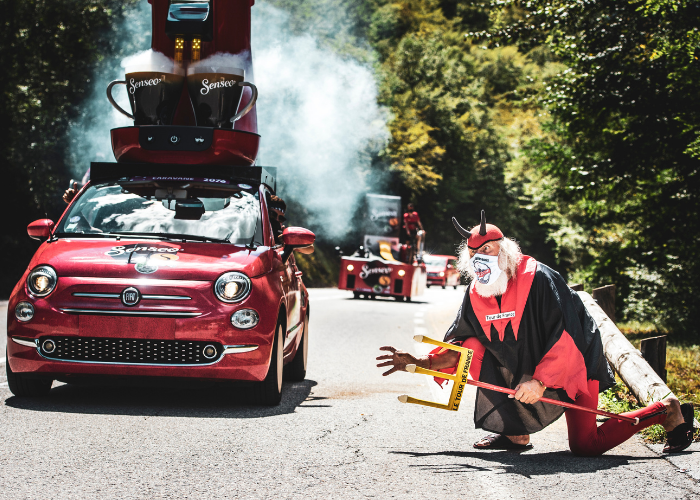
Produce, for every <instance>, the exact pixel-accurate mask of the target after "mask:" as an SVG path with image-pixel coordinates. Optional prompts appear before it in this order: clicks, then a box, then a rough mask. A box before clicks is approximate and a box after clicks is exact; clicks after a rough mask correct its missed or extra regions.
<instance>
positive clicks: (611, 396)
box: [598, 324, 700, 443]
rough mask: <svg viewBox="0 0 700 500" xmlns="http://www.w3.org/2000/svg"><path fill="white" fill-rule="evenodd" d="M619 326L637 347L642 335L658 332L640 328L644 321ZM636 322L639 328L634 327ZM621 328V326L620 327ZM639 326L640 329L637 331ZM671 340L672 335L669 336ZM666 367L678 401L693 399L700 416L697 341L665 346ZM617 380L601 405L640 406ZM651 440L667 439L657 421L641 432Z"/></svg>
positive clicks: (613, 408) (616, 408)
mask: <svg viewBox="0 0 700 500" xmlns="http://www.w3.org/2000/svg"><path fill="white" fill-rule="evenodd" d="M620 326H621V328H620V330H621V331H622V332H623V333H625V334H626V336H627V338H628V339H629V340H630V342H632V345H634V346H635V347H636V348H637V349H639V344H640V342H641V340H642V339H645V338H648V337H652V336H654V335H657V334H659V332H658V330H656V329H654V328H649V329H646V328H639V326H644V325H630V324H627V325H620ZM634 326H636V327H637V328H639V329H635V328H634ZM623 328H624V329H623ZM640 330H641V331H640ZM669 341H671V337H669ZM666 370H667V371H668V381H667V385H668V387H669V388H670V389H671V390H672V391H673V393H674V394H675V395H676V396H677V397H678V399H679V400H680V402H681V403H692V404H693V408H694V411H695V418H696V419H698V420H700V345H687V344H676V345H669V346H668V347H667V349H666ZM616 380H617V384H616V385H615V386H614V387H612V388H610V389H608V390H607V391H605V392H604V393H602V394H601V395H600V398H599V403H598V406H599V408H600V409H602V410H605V411H610V412H614V413H621V412H626V411H632V410H636V409H639V408H641V407H642V406H641V405H640V404H639V403H638V401H637V399H636V398H635V397H634V396H633V395H632V393H630V391H629V389H627V387H626V386H625V384H623V383H622V381H621V380H620V379H619V378H617V377H616ZM640 434H641V435H642V436H643V437H644V439H646V440H647V441H649V442H652V443H661V442H664V441H665V440H666V432H665V431H664V429H663V427H661V426H660V425H653V426H651V427H647V428H646V429H644V430H642V431H641V433H640ZM695 442H700V430H699V429H696V431H695Z"/></svg>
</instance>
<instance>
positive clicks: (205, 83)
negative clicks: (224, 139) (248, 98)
mask: <svg viewBox="0 0 700 500" xmlns="http://www.w3.org/2000/svg"><path fill="white" fill-rule="evenodd" d="M242 81H243V75H233V74H228V73H193V74H192V73H191V74H188V75H187V89H188V91H189V94H190V99H191V100H192V106H193V108H194V116H195V119H196V121H197V126H199V127H217V128H233V123H231V118H232V117H233V116H234V115H235V114H236V111H237V110H238V105H239V104H240V102H241V96H242V95H243V87H241V86H239V85H238V83H239V82H242Z"/></svg>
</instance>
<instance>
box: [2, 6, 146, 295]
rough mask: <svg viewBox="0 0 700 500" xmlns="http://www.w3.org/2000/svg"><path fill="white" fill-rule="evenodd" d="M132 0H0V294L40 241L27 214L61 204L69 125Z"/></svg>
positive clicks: (115, 43)
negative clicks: (1, 210)
mask: <svg viewBox="0 0 700 500" xmlns="http://www.w3.org/2000/svg"><path fill="white" fill-rule="evenodd" d="M135 3H136V0H0V12H2V13H3V19H4V21H2V30H0V47H2V50H0V67H1V68H2V71H0V95H2V99H1V100H0V158H2V159H3V176H4V182H3V188H4V193H3V200H4V207H5V211H6V214H5V219H4V220H5V226H4V228H3V231H2V235H1V236H0V247H2V251H1V252H2V253H0V266H2V268H3V269H4V272H3V273H2V278H0V295H2V296H5V297H6V296H8V295H9V293H10V291H11V290H12V287H13V286H14V285H15V283H16V282H17V280H18V279H19V277H20V276H21V275H22V273H23V272H24V270H25V268H26V265H27V263H28V262H29V259H30V257H31V255H32V254H33V252H34V250H35V249H36V247H37V246H38V245H37V244H34V243H33V242H32V241H31V240H29V238H28V237H27V236H26V226H27V224H28V223H29V222H31V221H32V220H35V219H38V218H42V217H46V216H51V217H54V218H55V217H56V216H57V215H59V214H60V213H61V210H62V208H63V206H62V202H61V201H60V195H61V189H60V188H62V187H64V186H66V185H67V183H68V175H69V173H68V172H67V169H66V168H65V160H64V159H65V153H66V147H67V139H66V131H67V129H68V127H69V124H70V121H71V120H73V119H75V118H76V116H77V114H78V106H79V105H80V103H81V102H82V101H83V100H84V99H85V97H86V95H87V94H88V93H89V92H90V91H91V82H90V80H91V76H92V73H93V70H94V66H95V64H96V63H97V62H98V61H99V60H101V58H104V57H109V56H110V55H111V54H113V53H115V52H116V51H118V50H119V48H120V46H121V43H120V40H121V37H120V33H119V32H118V31H117V25H118V23H119V22H120V21H121V19H122V18H123V16H124V14H125V12H127V11H128V9H130V8H132V7H133V6H134V5H135Z"/></svg>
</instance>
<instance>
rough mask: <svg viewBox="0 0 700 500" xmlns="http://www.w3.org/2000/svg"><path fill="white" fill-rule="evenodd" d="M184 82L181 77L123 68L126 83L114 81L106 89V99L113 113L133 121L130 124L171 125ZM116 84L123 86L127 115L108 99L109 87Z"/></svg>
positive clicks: (110, 97)
mask: <svg viewBox="0 0 700 500" xmlns="http://www.w3.org/2000/svg"><path fill="white" fill-rule="evenodd" d="M184 83H185V77H184V75H182V74H176V73H166V72H163V71H136V70H134V71H130V70H129V69H127V72H126V80H115V81H113V82H112V83H110V84H109V86H107V99H109V102H110V103H111V104H112V106H114V107H115V108H116V109H117V111H119V112H120V113H122V114H123V115H125V116H128V117H129V118H131V119H132V120H134V125H172V123H173V117H174V116H175V110H176V109H177V104H178V102H180V95H181V94H182V86H183V85H184ZM120 84H121V85H126V90H127V93H128V96H129V104H130V105H131V113H127V112H126V111H124V110H123V109H122V108H121V107H120V106H119V105H118V104H117V103H116V102H115V101H114V98H113V97H112V87H114V86H115V85H120Z"/></svg>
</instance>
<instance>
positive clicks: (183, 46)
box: [107, 0, 260, 166]
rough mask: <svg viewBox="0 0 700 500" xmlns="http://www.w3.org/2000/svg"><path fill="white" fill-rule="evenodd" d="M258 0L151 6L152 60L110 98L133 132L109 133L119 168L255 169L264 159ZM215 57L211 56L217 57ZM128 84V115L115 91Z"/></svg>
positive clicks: (130, 72)
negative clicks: (253, 16) (255, 43)
mask: <svg viewBox="0 0 700 500" xmlns="http://www.w3.org/2000/svg"><path fill="white" fill-rule="evenodd" d="M254 2H255V0H149V3H150V4H151V6H152V18H153V31H152V33H153V39H152V44H151V48H152V50H153V54H152V56H153V57H152V58H151V59H150V60H149V61H148V62H145V63H143V62H142V63H138V64H137V63H135V65H134V66H133V67H131V68H130V67H127V68H126V77H125V79H124V80H123V81H116V82H112V83H111V84H110V86H109V88H108V90H107V96H108V99H109V100H110V102H111V103H112V105H114V106H115V107H116V108H117V109H118V110H119V111H120V112H121V113H123V114H125V115H126V116H128V117H130V118H132V119H133V120H134V126H131V127H121V128H115V129H112V131H111V136H112V150H113V151H114V156H115V158H116V160H117V162H120V163H121V162H129V163H132V162H143V163H171V164H172V163H178V164H208V165H232V166H246V165H254V164H255V160H256V157H257V154H258V146H259V143H260V136H259V135H258V133H257V132H258V126H257V116H256V110H255V101H256V99H257V89H256V87H255V85H254V84H253V83H251V82H250V81H246V80H249V78H250V77H252V68H253V63H252V56H251V51H250V10H251V7H252V6H253V4H254ZM212 56H213V57H212ZM117 84H124V85H125V86H126V88H127V92H128V95H129V103H130V105H131V110H130V111H131V112H129V110H124V109H121V108H120V107H119V106H118V105H117V104H116V102H114V100H113V98H112V95H111V91H112V88H113V87H114V86H115V85H117Z"/></svg>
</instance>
